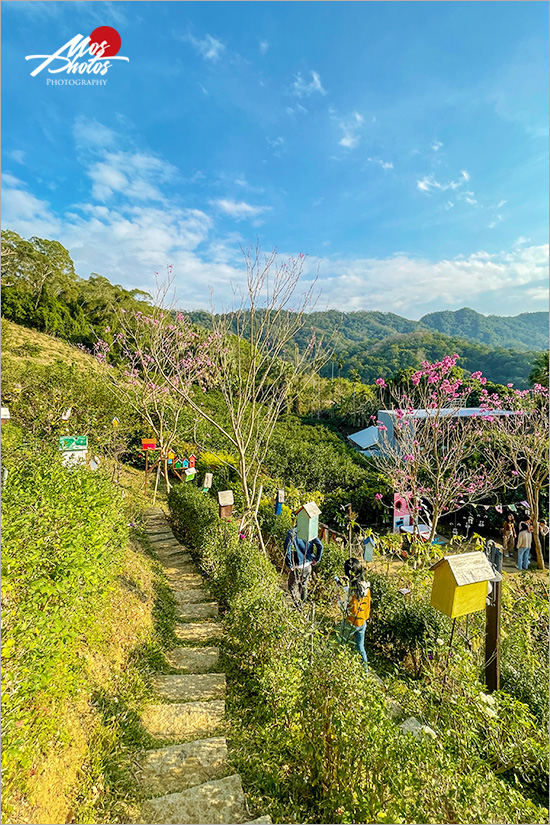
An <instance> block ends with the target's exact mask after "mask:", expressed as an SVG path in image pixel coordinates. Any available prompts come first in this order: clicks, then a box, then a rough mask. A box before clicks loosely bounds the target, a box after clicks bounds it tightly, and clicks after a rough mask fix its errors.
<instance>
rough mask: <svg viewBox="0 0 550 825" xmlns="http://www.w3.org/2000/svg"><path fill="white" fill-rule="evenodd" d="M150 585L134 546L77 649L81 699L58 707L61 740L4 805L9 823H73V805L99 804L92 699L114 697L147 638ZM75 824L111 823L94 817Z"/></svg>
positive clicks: (147, 568) (97, 723) (147, 565)
mask: <svg viewBox="0 0 550 825" xmlns="http://www.w3.org/2000/svg"><path fill="white" fill-rule="evenodd" d="M154 585H155V573H154V572H153V564H152V563H151V561H150V560H149V559H148V558H147V557H146V556H145V555H144V553H143V551H142V550H141V549H140V548H139V547H138V546H137V545H136V546H130V547H128V548H127V550H126V553H125V557H124V562H123V565H122V568H121V573H120V576H119V579H118V582H117V586H116V588H115V589H114V590H113V592H112V594H111V596H110V599H109V601H108V603H107V604H106V606H105V608H104V610H103V612H102V614H101V615H99V616H98V617H97V625H98V628H100V633H99V637H98V638H97V639H94V642H93V644H90V645H87V644H83V646H82V650H81V656H82V658H83V659H84V660H85V662H86V669H87V685H88V686H87V690H86V695H81V698H80V699H79V700H78V701H75V702H73V703H71V704H67V705H66V706H65V707H64V709H63V714H62V717H61V719H60V724H59V728H60V730H61V731H62V737H60V741H58V742H52V744H51V748H50V749H49V750H48V753H46V754H44V755H43V757H42V758H41V759H40V761H39V762H37V764H35V765H34V766H33V768H32V769H31V771H30V775H29V777H28V780H27V783H26V791H25V794H24V796H23V795H21V796H20V797H19V798H18V799H11V800H9V803H10V808H11V810H10V812H9V815H10V819H9V822H10V823H14V824H16V823H28V824H29V825H38V823H46V822H47V823H52V824H53V823H69V822H74V821H75V820H74V818H73V817H74V815H75V808H76V807H77V805H81V806H82V805H84V807H85V808H86V809H87V810H88V811H90V810H93V807H94V805H95V804H96V803H97V802H102V799H101V797H102V795H103V793H104V791H105V786H104V782H103V781H102V776H101V771H99V773H98V770H97V761H98V759H97V755H96V754H95V753H94V748H96V747H97V743H98V742H101V741H104V740H105V738H106V737H105V736H104V732H103V731H102V730H101V729H102V727H104V726H106V724H107V723H106V720H105V718H104V714H102V713H101V712H100V710H99V709H98V708H97V707H96V706H94V703H93V702H92V697H93V695H94V694H95V693H96V692H97V691H98V690H102V691H105V690H106V691H111V692H116V690H117V682H118V680H119V678H120V677H121V675H122V674H123V673H124V671H125V670H126V669H127V668H128V665H129V659H130V657H131V654H132V652H133V651H134V650H135V649H136V648H137V647H139V645H141V644H143V643H144V642H147V640H148V639H150V638H151V637H152V635H153V632H154V629H153V625H154V620H153V604H154V598H155V592H154ZM107 738H109V736H107ZM92 766H93V770H92V769H91V768H92ZM4 821H6V820H5V819H4ZM79 821H88V822H92V821H94V822H100V821H113V820H110V819H107V820H105V819H103V820H102V819H100V818H95V817H94V818H88V819H86V820H81V819H79ZM126 821H129V820H126Z"/></svg>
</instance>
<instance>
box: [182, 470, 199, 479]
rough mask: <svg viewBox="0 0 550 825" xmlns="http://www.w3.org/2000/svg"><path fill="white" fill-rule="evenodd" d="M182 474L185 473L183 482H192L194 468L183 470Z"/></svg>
mask: <svg viewBox="0 0 550 825" xmlns="http://www.w3.org/2000/svg"><path fill="white" fill-rule="evenodd" d="M184 473H185V480H186V481H193V479H194V478H195V473H196V470H195V468H194V467H187V468H186V469H185V470H184Z"/></svg>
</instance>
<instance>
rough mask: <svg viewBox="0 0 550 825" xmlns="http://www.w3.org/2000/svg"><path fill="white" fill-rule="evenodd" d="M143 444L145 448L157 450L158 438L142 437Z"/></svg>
mask: <svg viewBox="0 0 550 825" xmlns="http://www.w3.org/2000/svg"><path fill="white" fill-rule="evenodd" d="M141 446H142V449H144V450H156V449H157V440H156V438H142V439H141Z"/></svg>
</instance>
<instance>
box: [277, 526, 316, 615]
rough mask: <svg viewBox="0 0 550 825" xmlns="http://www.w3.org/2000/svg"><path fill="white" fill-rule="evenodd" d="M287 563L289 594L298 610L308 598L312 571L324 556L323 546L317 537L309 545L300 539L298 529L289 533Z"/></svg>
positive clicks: (285, 547) (286, 552)
mask: <svg viewBox="0 0 550 825" xmlns="http://www.w3.org/2000/svg"><path fill="white" fill-rule="evenodd" d="M284 549H285V562H286V566H287V568H288V570H289V571H290V572H289V574H288V592H289V593H290V595H291V596H292V601H293V602H294V604H295V605H296V607H297V608H298V610H301V609H302V605H303V603H304V602H305V600H306V598H307V586H308V581H309V577H310V575H311V570H312V568H313V566H314V565H316V564H318V563H319V562H320V561H321V557H322V555H323V545H322V544H321V541H320V540H319V539H318V538H317V537H315V538H313V539H311V541H308V542H307V544H306V542H305V541H304V540H303V539H299V538H298V535H297V531H296V527H293V528H292V529H291V530H289V531H288V533H287V534H286V537H285V543H284Z"/></svg>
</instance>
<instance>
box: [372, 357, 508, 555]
mask: <svg viewBox="0 0 550 825" xmlns="http://www.w3.org/2000/svg"><path fill="white" fill-rule="evenodd" d="M457 360H458V355H456V354H455V355H452V356H447V357H445V358H443V359H442V360H441V361H437V362H435V363H433V364H430V363H429V362H428V361H425V362H423V364H422V366H421V368H420V369H419V370H417V371H416V372H415V373H414V374H413V375H412V376H411V378H410V381H409V383H407V384H403V383H400V384H398V385H393V386H389V387H388V386H387V385H386V382H385V381H384V379H382V378H379V379H378V380H377V382H376V383H377V384H378V386H379V387H380V389H381V390H382V391H383V398H384V400H385V403H386V404H387V405H389V407H390V415H389V419H388V417H386V416H383V418H384V419H385V420H386V421H388V420H389V421H390V422H391V426H390V428H388V427H387V426H386V424H384V423H383V421H382V420H379V421H378V429H379V431H380V435H379V445H380V451H379V455H378V456H377V458H376V461H377V463H378V465H379V467H380V470H381V472H382V473H383V474H384V475H385V476H386V478H387V479H388V480H389V481H390V482H391V483H392V485H393V488H394V490H395V492H397V493H399V494H400V495H401V496H403V497H404V498H405V499H407V500H408V501H409V509H410V512H411V515H412V521H413V528H414V530H413V532H414V534H415V535H418V534H419V529H418V524H419V520H420V516H421V513H422V502H425V503H426V504H427V505H428V507H429V509H430V510H431V514H432V525H431V530H430V535H429V540H430V541H432V540H433V538H434V537H435V534H436V531H437V525H438V521H439V519H440V518H441V516H443V515H447V514H449V513H452V512H455V511H456V510H459V509H461V508H462V507H464V506H465V505H466V504H469V503H472V502H475V501H477V500H479V499H482V498H483V497H485V496H486V495H487V493H489V492H490V491H491V490H493V489H495V487H496V486H499V485H500V484H501V483H502V480H503V477H504V476H503V466H502V462H501V461H497V460H494V458H493V456H490V455H489V451H490V445H489V442H488V440H487V439H486V438H485V434H486V431H487V428H488V426H490V424H491V423H492V422H493V421H494V420H495V419H496V418H497V417H498V416H500V415H504V413H503V411H502V410H501V409H493V408H492V406H491V403H490V402H491V399H488V398H486V396H485V395H483V398H484V400H485V401H486V403H485V404H482V405H480V408H479V410H478V411H476V412H473V413H472V412H471V411H469V412H468V414H465V413H464V407H465V405H466V403H467V399H468V396H469V395H470V393H471V392H472V390H473V389H474V388H476V387H477V388H480V387H482V386H483V384H485V383H486V379H485V378H484V377H483V376H482V374H481V373H480V372H476V373H472V375H471V376H470V381H468V382H467V383H465V382H464V381H463V379H462V378H461V377H460V370H458V369H457V368H456V363H457ZM481 392H482V393H483V389H481ZM489 458H491V460H489Z"/></svg>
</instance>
